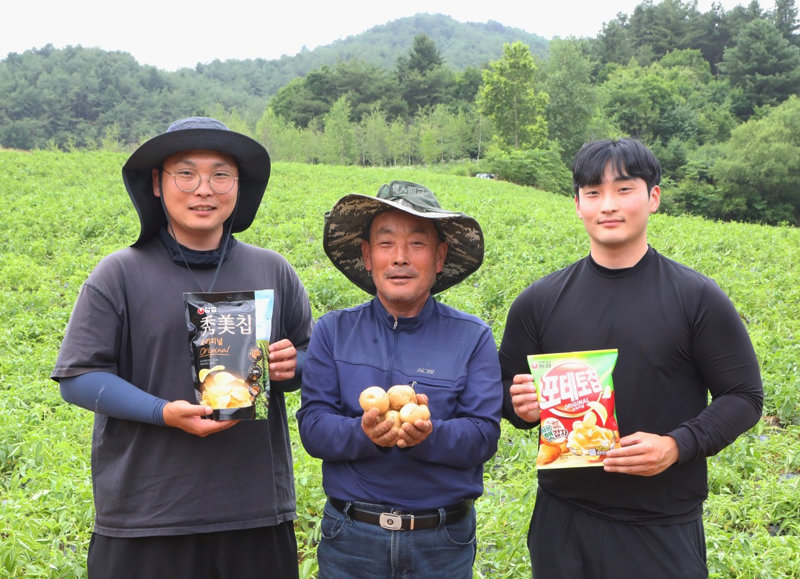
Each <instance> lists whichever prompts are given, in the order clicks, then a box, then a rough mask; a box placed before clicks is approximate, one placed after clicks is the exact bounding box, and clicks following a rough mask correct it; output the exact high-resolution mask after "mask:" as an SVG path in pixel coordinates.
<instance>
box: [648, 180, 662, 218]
mask: <svg viewBox="0 0 800 579" xmlns="http://www.w3.org/2000/svg"><path fill="white" fill-rule="evenodd" d="M649 204H650V213H655V212H656V211H657V210H658V208H659V207H660V206H661V187H659V186H658V185H653V188H652V189H650V199H649Z"/></svg>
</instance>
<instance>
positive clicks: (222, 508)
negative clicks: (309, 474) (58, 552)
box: [52, 239, 313, 537]
mask: <svg viewBox="0 0 800 579" xmlns="http://www.w3.org/2000/svg"><path fill="white" fill-rule="evenodd" d="M215 269H216V268H214V267H210V268H207V269H200V268H194V269H192V270H191V271H190V270H189V269H188V268H187V267H186V266H185V265H184V264H178V263H175V262H173V261H172V259H171V258H170V256H169V254H168V252H167V250H166V248H165V247H164V246H163V244H162V243H161V242H160V241H159V240H158V239H152V240H150V241H148V242H147V243H145V244H143V245H142V246H141V247H129V248H125V249H122V250H120V251H117V252H115V253H113V254H111V255H109V256H107V257H106V258H104V259H103V260H102V261H101V262H100V263H99V264H98V266H97V267H96V268H95V269H94V271H93V272H92V273H91V274H90V276H89V278H88V279H87V280H86V282H85V284H84V285H83V287H82V288H81V292H80V295H79V296H78V299H77V302H76V304H75V308H74V310H73V312H72V316H71V319H70V322H69V325H68V326H67V330H66V334H65V337H64V341H63V344H62V346H61V351H60V352H59V355H58V359H57V361H56V366H55V369H54V370H53V373H52V378H53V379H55V380H58V379H59V378H66V377H72V376H77V375H80V374H83V373H86V372H92V371H105V372H111V373H114V374H117V375H118V376H120V377H121V378H123V379H125V380H127V381H129V382H131V383H132V384H134V385H135V386H137V387H139V388H141V389H142V390H144V391H146V392H149V393H150V394H152V395H154V396H158V397H160V398H164V399H166V400H176V399H184V400H188V401H190V402H193V403H194V402H195V395H194V388H193V385H192V366H191V356H190V349H189V336H188V332H187V329H186V323H185V318H184V311H185V309H184V302H183V292H186V291H203V289H204V288H206V287H208V285H209V284H210V283H211V279H212V277H213V276H214V272H215ZM257 289H273V290H275V304H274V313H273V318H272V334H271V335H272V338H273V341H277V340H280V339H283V338H287V339H289V340H291V342H292V343H293V344H294V346H295V347H296V348H297V349H298V350H301V349H302V350H305V348H306V345H307V344H308V340H309V337H310V335H311V328H312V326H313V318H312V315H311V308H310V305H309V302H308V295H307V294H306V291H305V289H304V288H303V285H302V283H301V282H300V279H299V278H298V276H297V274H296V272H295V271H294V270H293V269H292V267H291V266H290V265H289V263H288V262H287V261H286V260H285V259H284V258H283V257H282V256H281V255H279V254H278V253H276V252H274V251H270V250H266V249H261V248H257V247H254V246H252V245H247V244H244V243H241V242H238V243H236V245H235V246H234V247H233V248H232V249H231V251H230V253H229V254H228V256H227V258H226V259H225V261H224V263H223V265H222V267H221V269H220V272H219V276H218V278H217V281H216V286H215V288H214V291H233V290H257ZM271 386H272V396H271V401H270V419H269V421H243V422H240V423H239V424H237V425H236V426H234V427H233V428H230V429H228V430H225V431H223V432H219V433H217V434H213V435H211V436H208V437H205V438H200V437H197V436H193V435H191V434H188V433H185V432H183V431H181V430H178V429H175V428H169V427H163V426H154V425H150V424H145V423H140V422H130V421H126V420H119V419H115V418H111V417H108V416H105V415H102V414H95V424H94V433H93V438H92V481H93V487H94V499H95V509H96V521H95V531H96V532H97V533H100V534H103V535H108V536H113V537H141V536H155V535H181V534H190V533H202V532H214V531H226V530H233V529H249V528H254V527H261V526H272V525H277V524H280V523H282V522H285V521H288V520H292V519H294V518H295V517H296V514H295V492H294V482H293V474H292V457H291V450H290V446H289V433H288V425H287V418H286V407H285V402H284V394H283V392H284V391H289V390H293V389H296V388H298V387H299V380H298V379H297V378H295V379H294V380H292V381H286V382H272V384H271Z"/></svg>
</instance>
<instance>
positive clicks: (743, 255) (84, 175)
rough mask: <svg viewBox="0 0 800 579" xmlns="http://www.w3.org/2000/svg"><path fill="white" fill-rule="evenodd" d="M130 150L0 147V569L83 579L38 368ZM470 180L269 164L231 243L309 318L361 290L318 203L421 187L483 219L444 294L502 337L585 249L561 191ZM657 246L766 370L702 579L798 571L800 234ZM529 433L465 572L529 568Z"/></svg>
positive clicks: (125, 202)
mask: <svg viewBox="0 0 800 579" xmlns="http://www.w3.org/2000/svg"><path fill="white" fill-rule="evenodd" d="M125 158H126V156H125V155H124V154H119V153H109V152H102V151H92V152H71V153H60V152H54V151H34V152H18V151H0V174H2V175H3V179H2V181H0V198H2V200H3V203H2V204H0V218H1V219H2V223H3V227H2V228H0V247H3V251H2V252H0V280H2V282H0V283H2V293H1V294H0V295H1V296H2V297H0V320H3V323H2V325H0V352H2V354H3V355H2V356H0V432H2V436H0V577H59V578H68V577H84V576H85V575H86V570H85V560H86V549H87V544H88V538H89V534H90V532H91V529H92V520H93V506H92V495H91V484H90V472H89V450H90V440H91V427H92V416H91V414H90V413H89V412H86V411H85V410H82V409H80V408H77V407H73V406H70V405H68V404H66V403H64V402H63V401H62V400H61V397H60V395H59V392H58V386H57V384H55V383H54V382H52V381H51V380H50V379H49V375H50V372H51V370H52V367H53V363H54V361H55V356H56V353H57V351H58V348H59V344H60V341H61V337H62V335H63V331H64V327H65V325H66V323H67V320H68V319H69V315H70V312H71V308H72V305H73V303H74V301H75V298H76V296H77V293H78V290H79V289H80V286H81V283H82V282H83V280H84V279H85V277H86V275H87V274H88V273H89V271H90V270H91V269H92V268H93V267H94V265H95V264H96V263H97V262H98V261H99V260H100V258H101V257H103V256H104V255H106V254H107V253H109V252H111V251H113V250H115V249H118V248H121V247H124V246H126V245H129V244H130V243H132V242H133V241H134V239H135V238H136V235H137V232H138V219H137V217H136V215H135V212H134V210H133V208H132V206H131V204H130V201H129V199H128V195H127V193H126V192H125V189H124V187H123V185H122V181H121V176H120V169H121V166H122V164H123V163H124V161H125ZM459 173H460V175H459ZM463 173H464V170H463V167H454V168H452V170H451V171H450V173H448V172H444V171H442V170H441V169H438V170H436V171H433V170H425V169H421V168H400V167H398V168H390V169H387V168H381V169H368V168H355V167H331V166H320V165H316V166H312V165H304V164H291V163H276V164H275V165H274V167H273V173H272V178H271V181H270V184H269V187H268V189H267V194H266V195H265V197H264V201H263V203H262V208H261V210H260V212H259V215H258V217H257V219H256V221H255V223H254V224H253V226H252V227H251V228H250V229H249V230H248V231H247V232H244V233H243V234H241V235H240V236H239V237H240V239H242V240H243V241H247V242H250V243H255V244H259V245H263V246H265V247H269V248H272V249H274V250H276V251H279V252H280V253H282V254H284V255H285V256H286V257H287V258H288V259H289V261H290V262H291V263H292V264H293V265H294V266H295V267H296V269H297V271H298V273H299V275H300V277H301V279H302V280H303V282H304V284H305V285H306V287H307V289H308V292H309V295H310V298H311V303H312V307H313V310H314V314H315V316H319V315H321V314H323V313H325V312H326V311H329V310H331V309H334V308H341V307H347V306H350V305H354V304H357V303H360V302H362V301H364V300H366V299H367V298H368V296H367V294H365V293H364V292H362V291H361V290H359V289H358V288H356V287H355V286H354V285H353V284H351V283H350V282H349V281H347V280H346V279H345V277H344V276H343V275H342V274H341V273H339V272H338V271H337V270H336V269H335V268H334V267H333V266H332V265H331V264H330V262H329V261H328V259H327V257H326V256H325V255H324V253H323V250H322V224H323V215H324V213H325V211H326V210H328V209H330V208H331V207H332V206H333V204H334V202H335V201H336V200H337V199H339V198H340V197H341V196H343V195H345V194H347V193H351V192H358V193H365V194H369V195H374V194H376V193H377V191H378V188H379V187H380V185H381V184H382V183H386V182H389V181H390V180H392V179H405V180H411V181H417V182H420V183H422V184H424V185H426V186H428V187H430V188H431V189H432V190H434V191H435V192H436V193H437V196H438V197H439V199H440V201H441V202H442V205H443V206H444V207H447V208H458V209H460V210H462V211H464V212H466V213H468V214H470V215H472V216H474V217H476V218H477V219H478V220H479V222H480V223H481V225H482V226H483V229H484V233H485V236H486V257H485V261H484V265H483V267H482V268H481V269H480V270H479V271H478V272H476V273H475V274H473V275H472V276H471V277H470V278H469V279H468V280H466V281H465V282H464V283H462V284H460V285H458V286H456V287H454V288H451V289H449V290H447V291H445V292H443V293H442V294H441V295H440V299H441V300H442V301H444V302H446V303H448V304H450V305H452V306H454V307H457V308H460V309H463V310H465V311H469V312H472V313H475V314H477V315H479V316H481V317H482V318H483V319H485V320H486V321H487V322H488V323H489V324H490V325H491V326H492V329H493V331H494V335H495V339H496V340H497V342H498V343H499V340H500V338H501V337H502V333H503V328H504V326H505V317H506V313H507V311H508V307H509V305H510V303H511V301H512V300H513V299H514V297H515V296H516V295H517V294H518V293H519V292H520V291H521V290H522V289H523V288H524V287H525V286H526V285H527V284H529V283H530V282H531V281H533V280H535V279H537V278H538V277H540V276H542V275H544V274H546V273H549V272H551V271H553V270H555V269H558V268H560V267H563V266H565V265H568V264H570V263H572V262H573V261H575V260H577V259H579V258H581V257H583V256H584V255H585V254H586V252H587V250H588V249H587V242H586V238H585V234H584V232H583V230H582V227H581V225H580V223H579V221H578V219H577V218H576V217H575V213H574V206H573V204H572V201H571V200H570V199H569V198H566V197H564V196H561V195H554V194H549V193H545V192H542V191H537V190H534V189H531V188H526V187H520V186H516V185H512V184H510V183H503V182H498V181H491V180H485V179H474V178H471V177H468V176H464V175H463ZM669 194H670V192H669V190H668V189H666V190H665V191H664V193H663V195H665V196H669ZM650 242H651V243H652V244H653V246H654V247H656V248H657V249H658V250H659V251H661V252H662V253H663V254H665V255H667V256H669V257H672V258H674V259H676V260H678V261H681V262H683V263H686V264H687V265H689V266H692V267H694V268H696V269H698V270H699V271H701V272H703V273H706V274H707V275H710V276H711V277H713V278H714V279H715V280H717V282H718V283H719V284H720V286H721V287H722V288H723V289H724V290H725V291H726V292H727V293H728V295H729V296H730V297H731V299H732V300H733V302H734V304H735V305H736V307H737V308H738V310H739V312H740V314H741V316H742V319H743V320H744V322H745V323H746V325H747V328H748V330H749V331H750V334H751V337H752V339H753V342H754V344H755V347H756V350H757V353H758V356H759V359H760V362H761V364H762V371H763V378H764V386H765V390H766V402H765V407H764V419H763V420H762V421H761V422H760V423H759V424H758V425H757V426H755V427H754V428H753V429H752V430H751V431H750V432H748V433H747V434H745V435H744V436H742V437H740V438H739V439H738V440H737V441H736V442H735V443H734V444H732V445H731V446H730V447H728V448H727V449H725V450H724V451H723V452H721V453H720V454H719V455H717V456H715V457H712V458H710V459H709V460H708V464H709V498H708V500H707V502H706V504H705V526H706V534H707V545H708V563H709V570H710V573H711V576H712V577H742V578H756V577H758V578H763V577H767V578H783V577H786V578H788V577H797V576H800V560H798V558H797V556H796V554H797V552H798V551H800V518H799V517H798V514H797V513H798V510H797V509H798V507H797V505H800V487H799V486H798V485H799V484H800V482H799V481H800V450H799V449H800V444H798V442H799V440H798V439H800V403H799V402H798V396H797V392H798V390H800V316H798V315H797V312H798V311H799V310H800V289H798V288H799V284H798V283H797V280H798V275H800V272H798V269H797V268H798V263H800V230H798V229H795V228H789V227H766V226H759V225H743V224H737V223H721V222H710V221H706V220H703V219H699V218H694V217H670V216H663V215H658V214H657V215H655V216H654V217H653V218H652V221H651V228H650ZM288 404H289V406H290V413H291V415H293V413H294V411H296V410H297V407H298V405H299V395H297V394H296V393H295V394H292V395H290V396H289V400H288ZM290 430H291V432H292V437H293V445H294V461H295V484H296V488H297V512H298V519H297V522H296V525H295V528H296V532H297V538H298V544H299V548H300V568H301V574H302V576H303V577H314V576H315V575H316V560H315V549H316V543H317V541H318V540H319V527H318V524H319V519H320V516H321V512H322V507H323V505H324V501H325V497H324V494H323V492H322V487H321V476H320V463H319V461H317V460H316V459H312V458H311V457H309V456H308V455H307V454H306V453H305V451H304V450H303V448H302V445H300V443H299V439H298V437H297V428H296V424H295V423H294V421H293V420H290ZM537 434H538V432H537V431H536V430H532V431H519V430H516V429H514V428H512V427H510V426H509V425H508V424H507V423H503V427H502V434H501V439H500V442H499V446H498V452H497V454H496V455H495V456H494V457H493V458H492V459H491V460H490V461H489V462H488V463H487V464H486V465H485V474H484V480H485V493H484V496H483V497H482V498H481V499H480V500H479V501H478V502H477V510H478V525H479V527H478V545H479V547H478V549H479V550H478V556H477V560H476V563H475V567H474V569H475V576H476V577H487V578H488V577H492V578H505V577H508V578H517V577H519V578H523V577H529V576H530V566H529V561H528V553H527V548H526V545H525V535H526V532H527V527H528V520H529V516H530V512H531V508H532V505H533V497H534V495H535V490H536V471H535V468H534V464H535V458H536V452H537V443H536V436H537Z"/></svg>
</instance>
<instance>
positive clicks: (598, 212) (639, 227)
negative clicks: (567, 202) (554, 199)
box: [575, 165, 661, 267]
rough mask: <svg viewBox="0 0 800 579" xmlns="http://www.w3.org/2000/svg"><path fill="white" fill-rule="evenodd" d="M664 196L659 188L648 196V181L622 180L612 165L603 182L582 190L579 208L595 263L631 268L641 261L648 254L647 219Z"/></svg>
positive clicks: (576, 203) (576, 199) (578, 201)
mask: <svg viewBox="0 0 800 579" xmlns="http://www.w3.org/2000/svg"><path fill="white" fill-rule="evenodd" d="M660 196H661V190H660V189H659V188H658V186H654V187H653V188H652V189H651V190H650V191H649V195H648V190H647V184H646V183H645V181H644V179H641V178H638V177H637V178H630V177H628V178H622V177H620V176H619V175H617V174H616V173H615V172H614V171H613V169H612V168H611V166H610V165H609V166H607V167H606V171H605V173H604V174H603V182H602V183H599V184H597V185H590V186H586V187H581V188H579V189H578V194H577V196H576V197H575V207H576V209H577V212H578V217H580V219H581V220H582V221H583V226H584V227H585V228H586V232H587V233H588V234H589V238H590V243H591V250H592V257H593V258H594V259H595V261H597V262H598V263H600V264H601V265H606V266H607V267H614V266H615V267H628V266H631V265H634V264H635V263H636V262H637V261H638V260H639V259H641V257H642V256H643V255H644V254H645V252H646V251H647V220H648V218H649V217H650V214H651V213H654V212H655V211H656V210H657V209H658V205H659V202H660ZM631 260H633V263H628V262H630V261H631Z"/></svg>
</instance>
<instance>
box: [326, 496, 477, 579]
mask: <svg viewBox="0 0 800 579" xmlns="http://www.w3.org/2000/svg"><path fill="white" fill-rule="evenodd" d="M355 504H356V505H358V503H355ZM345 511H347V509H345ZM441 512H442V520H441V521H440V522H439V526H438V527H436V528H434V529H421V530H414V531H402V530H399V531H390V530H387V529H383V528H381V527H379V526H378V525H373V524H370V523H363V522H361V521H354V520H353V519H351V518H350V517H349V516H347V514H346V513H342V512H340V511H338V510H336V509H335V508H334V507H333V506H332V505H331V504H330V502H328V503H327V504H326V505H325V510H324V512H323V515H322V539H321V541H320V544H319V547H318V548H317V562H318V563H319V579H326V578H327V579H341V578H342V577H348V578H350V577H352V578H357V577H365V578H366V577H369V578H372V577H387V578H391V579H400V578H404V579H405V578H412V577H437V576H438V577H441V578H442V579H444V578H447V579H461V578H463V579H472V564H473V563H474V562H475V552H476V549H477V541H476V539H475V507H474V506H473V507H471V509H470V512H469V513H467V515H466V516H464V517H463V518H462V519H460V520H458V521H456V522H454V523H451V522H448V521H447V520H444V509H442V510H441Z"/></svg>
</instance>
